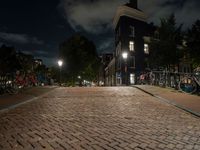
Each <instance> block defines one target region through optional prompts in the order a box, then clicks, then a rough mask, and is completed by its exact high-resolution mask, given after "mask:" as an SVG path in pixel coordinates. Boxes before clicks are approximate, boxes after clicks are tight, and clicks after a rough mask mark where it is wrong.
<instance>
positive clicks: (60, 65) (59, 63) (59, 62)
mask: <svg viewBox="0 0 200 150" xmlns="http://www.w3.org/2000/svg"><path fill="white" fill-rule="evenodd" d="M58 66H59V67H60V85H61V69H62V66H63V61H62V60H58Z"/></svg>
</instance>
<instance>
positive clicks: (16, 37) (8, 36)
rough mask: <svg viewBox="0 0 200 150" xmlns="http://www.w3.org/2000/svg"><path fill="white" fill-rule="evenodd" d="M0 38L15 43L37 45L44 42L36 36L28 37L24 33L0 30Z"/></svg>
mask: <svg viewBox="0 0 200 150" xmlns="http://www.w3.org/2000/svg"><path fill="white" fill-rule="evenodd" d="M0 39H2V40H5V41H9V42H13V43H17V44H37V45H42V44H44V42H43V41H41V40H39V39H38V38H36V37H30V36H28V35H26V34H16V33H7V32H0Z"/></svg>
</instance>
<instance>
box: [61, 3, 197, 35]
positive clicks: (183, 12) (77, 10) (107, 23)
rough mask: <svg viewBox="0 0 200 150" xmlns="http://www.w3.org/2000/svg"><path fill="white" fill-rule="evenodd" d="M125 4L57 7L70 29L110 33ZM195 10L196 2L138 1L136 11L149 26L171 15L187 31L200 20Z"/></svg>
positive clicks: (84, 4) (86, 4)
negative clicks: (138, 11) (143, 14)
mask: <svg viewBox="0 0 200 150" xmlns="http://www.w3.org/2000/svg"><path fill="white" fill-rule="evenodd" d="M126 2H128V0H126V1H124V0H93V1H91V0H84V1H82V0H62V1H61V5H62V6H63V8H64V13H65V14H64V15H65V17H66V19H67V21H68V22H69V24H70V25H71V26H72V27H73V29H75V30H76V31H77V30H81V29H83V30H85V31H87V32H90V33H102V32H106V31H107V30H109V29H111V27H112V20H113V17H114V14H115V12H116V9H117V7H118V6H120V5H121V4H124V3H126ZM199 6H200V1H199V0H162V1H161V0H145V1H144V0H143V1H142V0H139V8H141V9H142V10H143V11H144V12H145V13H146V14H147V15H148V16H149V19H148V20H149V22H152V21H153V22H155V23H156V24H158V23H159V19H160V18H161V17H166V16H169V15H170V14H171V13H175V16H176V18H177V22H178V23H184V24H185V26H186V27H188V26H190V25H191V24H192V23H193V22H194V21H195V20H196V19H198V18H200V16H197V15H198V14H200V11H199Z"/></svg>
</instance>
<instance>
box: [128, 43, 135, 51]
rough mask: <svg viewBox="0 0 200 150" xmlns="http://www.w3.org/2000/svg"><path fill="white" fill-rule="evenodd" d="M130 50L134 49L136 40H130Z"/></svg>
mask: <svg viewBox="0 0 200 150" xmlns="http://www.w3.org/2000/svg"><path fill="white" fill-rule="evenodd" d="M129 50H130V51H134V42H133V41H130V42H129Z"/></svg>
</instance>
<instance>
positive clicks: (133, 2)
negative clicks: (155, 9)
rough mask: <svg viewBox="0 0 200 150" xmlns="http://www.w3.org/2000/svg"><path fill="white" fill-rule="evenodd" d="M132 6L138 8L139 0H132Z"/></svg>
mask: <svg viewBox="0 0 200 150" xmlns="http://www.w3.org/2000/svg"><path fill="white" fill-rule="evenodd" d="M130 6H131V7H133V8H135V9H138V1H137V0H130Z"/></svg>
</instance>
